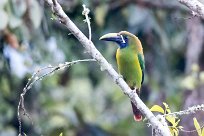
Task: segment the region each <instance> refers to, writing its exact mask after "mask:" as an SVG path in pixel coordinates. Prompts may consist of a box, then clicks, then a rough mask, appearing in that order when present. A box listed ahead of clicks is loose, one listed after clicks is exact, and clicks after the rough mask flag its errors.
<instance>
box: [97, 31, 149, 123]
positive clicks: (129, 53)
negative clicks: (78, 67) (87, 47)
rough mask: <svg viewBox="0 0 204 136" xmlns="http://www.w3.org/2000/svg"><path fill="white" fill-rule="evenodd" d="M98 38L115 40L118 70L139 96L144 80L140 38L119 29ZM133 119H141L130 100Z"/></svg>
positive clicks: (143, 62) (139, 113)
mask: <svg viewBox="0 0 204 136" xmlns="http://www.w3.org/2000/svg"><path fill="white" fill-rule="evenodd" d="M100 40H104V41H112V42H115V43H116V44H117V45H118V46H119V48H118V49H117V52H116V61H117V65H118V71H119V73H120V74H121V75H122V76H123V79H124V80H125V81H126V83H127V84H128V85H129V87H130V88H131V89H132V90H135V91H136V92H137V94H138V95H139V96H140V88H141V85H142V83H143V81H144V69H145V61H144V55H143V48H142V44H141V42H140V40H139V39H138V37H137V36H135V35H134V34H132V33H130V32H127V31H121V32H119V33H108V34H105V35H103V36H102V37H101V38H100ZM131 105H132V110H133V114H134V119H135V121H140V120H142V114H141V112H140V110H139V109H138V108H137V107H136V106H135V105H134V104H133V103H132V102H131Z"/></svg>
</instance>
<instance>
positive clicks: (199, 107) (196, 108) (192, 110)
mask: <svg viewBox="0 0 204 136" xmlns="http://www.w3.org/2000/svg"><path fill="white" fill-rule="evenodd" d="M197 111H204V104H201V105H196V106H192V107H189V108H188V109H186V110H183V111H178V112H172V113H168V114H164V115H163V116H164V117H165V116H169V115H170V116H174V117H176V116H181V115H187V114H193V113H196V112H197Z"/></svg>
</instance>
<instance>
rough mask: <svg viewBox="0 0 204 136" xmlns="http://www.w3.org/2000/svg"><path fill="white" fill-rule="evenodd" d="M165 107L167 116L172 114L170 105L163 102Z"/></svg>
mask: <svg viewBox="0 0 204 136" xmlns="http://www.w3.org/2000/svg"><path fill="white" fill-rule="evenodd" d="M163 105H164V107H165V112H166V114H168V113H171V110H170V109H169V106H168V104H166V103H165V102H163Z"/></svg>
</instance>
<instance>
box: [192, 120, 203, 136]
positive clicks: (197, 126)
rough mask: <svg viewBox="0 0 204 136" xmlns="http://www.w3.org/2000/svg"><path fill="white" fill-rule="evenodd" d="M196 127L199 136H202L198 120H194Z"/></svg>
mask: <svg viewBox="0 0 204 136" xmlns="http://www.w3.org/2000/svg"><path fill="white" fill-rule="evenodd" d="M193 122H194V126H195V128H196V130H197V132H198V136H202V133H201V128H200V125H199V123H198V121H197V119H196V118H193Z"/></svg>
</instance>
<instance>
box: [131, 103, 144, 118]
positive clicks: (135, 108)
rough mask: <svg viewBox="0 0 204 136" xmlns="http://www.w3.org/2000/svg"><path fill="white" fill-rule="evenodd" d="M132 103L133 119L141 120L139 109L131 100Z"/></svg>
mask: <svg viewBox="0 0 204 136" xmlns="http://www.w3.org/2000/svg"><path fill="white" fill-rule="evenodd" d="M131 105H132V111H133V114H134V120H135V121H141V120H142V114H141V112H140V110H139V109H138V108H137V107H136V106H135V105H134V103H133V102H131Z"/></svg>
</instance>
